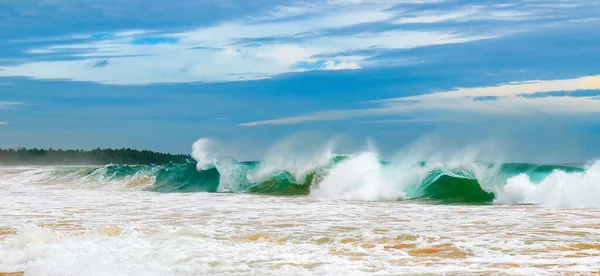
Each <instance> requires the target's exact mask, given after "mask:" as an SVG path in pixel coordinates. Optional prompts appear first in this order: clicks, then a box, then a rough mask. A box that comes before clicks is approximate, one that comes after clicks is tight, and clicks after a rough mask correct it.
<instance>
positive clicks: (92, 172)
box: [0, 151, 600, 275]
mask: <svg viewBox="0 0 600 276" xmlns="http://www.w3.org/2000/svg"><path fill="white" fill-rule="evenodd" d="M194 157H195V158H196V160H197V161H190V162H189V163H182V164H167V165H162V166H130V165H108V166H76V167H60V166H58V167H50V166H46V167H25V166H20V167H2V168H0V197H1V198H2V200H0V275H2V273H9V272H11V273H16V274H14V275H23V274H24V275H593V274H597V273H599V272H600V209H599V208H600V200H599V198H600V188H599V186H598V184H599V183H600V163H598V162H590V163H588V164H584V165H542V164H526V163H489V162H480V161H465V160H461V161H456V160H455V161H452V162H440V161H431V160H430V161H428V160H420V161H416V162H394V161H390V162H388V161H382V160H379V158H378V157H377V155H376V154H375V153H373V152H370V151H364V152H360V153H357V154H353V155H332V154H329V153H328V154H324V155H321V156H319V157H318V158H314V159H311V160H305V161H303V162H301V161H299V159H290V160H286V159H284V158H277V159H276V160H274V159H270V160H262V161H249V162H238V161H236V160H233V159H231V158H222V159H218V160H217V159H211V160H210V161H208V162H206V158H203V157H206V155H205V154H204V155H203V154H198V153H196V154H195V155H194Z"/></svg>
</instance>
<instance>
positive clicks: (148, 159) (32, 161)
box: [0, 148, 190, 166]
mask: <svg viewBox="0 0 600 276" xmlns="http://www.w3.org/2000/svg"><path fill="white" fill-rule="evenodd" d="M189 158H190V156H189V155H187V154H169V153H161V152H153V151H149V150H135V149H130V148H122V149H100V148H97V149H94V150H61V149H36V148H33V149H26V148H18V149H0V165H5V166H6V165H107V164H140V165H142V164H143V165H149V164H155V165H162V164H166V163H169V162H173V163H184V162H187V160H188V159H189Z"/></svg>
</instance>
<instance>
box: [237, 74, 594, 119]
mask: <svg viewBox="0 0 600 276" xmlns="http://www.w3.org/2000/svg"><path fill="white" fill-rule="evenodd" d="M582 90H600V75H596V76H587V77H581V78H573V79H563V80H545V81H540V80H536V81H528V82H519V83H510V84H504V85H497V86H489V87H475V88H457V89H454V90H451V91H444V92H436V93H431V94H424V95H418V96H410V97H401V98H393V99H387V100H379V101H373V102H372V103H373V104H375V105H376V106H375V107H372V108H365V109H356V110H332V111H324V112H317V113H312V114H307V115H300V116H294V117H288V118H280V119H271V120H263V121H254V122H247V123H243V124H240V125H241V126H258V125H280V124H298V123H305V122H312V121H327V120H342V119H349V118H356V117H365V116H382V115H395V114H410V113H416V112H423V111H445V112H452V113H455V114H462V115H464V114H465V113H467V114H469V113H479V114H491V115H493V114H498V115H512V116H523V115H530V114H540V113H541V114H585V113H600V100H599V99H598V97H597V96H573V95H569V94H568V93H567V92H574V91H582ZM549 92H563V93H564V95H561V96H553V95H543V94H544V93H546V94H547V93H549ZM540 93H541V94H542V95H543V97H526V96H527V95H537V94H540ZM482 99H486V100H482ZM462 115H461V117H464V116H462ZM446 116H449V115H448V114H446ZM434 119H436V118H434ZM444 119H448V117H445V118H444ZM428 120H433V119H430V118H429V119H428Z"/></svg>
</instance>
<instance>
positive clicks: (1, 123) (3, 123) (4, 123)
mask: <svg viewBox="0 0 600 276" xmlns="http://www.w3.org/2000/svg"><path fill="white" fill-rule="evenodd" d="M0 125H8V122H1V121H0Z"/></svg>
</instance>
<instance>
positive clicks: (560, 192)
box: [496, 162, 600, 208]
mask: <svg viewBox="0 0 600 276" xmlns="http://www.w3.org/2000/svg"><path fill="white" fill-rule="evenodd" d="M599 199H600V162H595V163H593V164H592V165H590V166H588V167H587V168H586V169H585V171H583V172H569V173H567V172H564V171H560V170H556V171H554V172H553V173H551V174H550V175H548V176H547V177H546V178H544V179H543V180H542V181H541V182H540V183H533V182H532V181H531V180H530V179H529V177H528V176H527V175H524V174H522V175H518V176H515V177H512V178H510V179H508V180H507V181H506V185H504V186H503V187H502V188H501V189H500V190H499V191H498V193H497V195H496V202H498V203H503V204H519V203H527V204H538V205H544V206H560V207H578V208H600V200H599Z"/></svg>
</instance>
